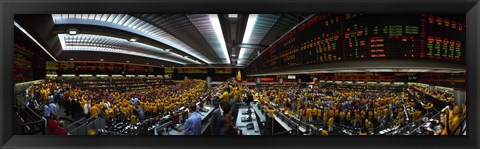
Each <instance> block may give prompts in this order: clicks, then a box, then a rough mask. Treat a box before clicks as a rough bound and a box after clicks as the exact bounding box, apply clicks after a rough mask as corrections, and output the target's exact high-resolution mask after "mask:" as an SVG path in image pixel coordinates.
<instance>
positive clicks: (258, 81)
mask: <svg viewBox="0 0 480 149" xmlns="http://www.w3.org/2000/svg"><path fill="white" fill-rule="evenodd" d="M255 83H256V84H257V85H256V88H257V89H260V84H261V83H262V80H261V79H260V77H257V78H256V81H255Z"/></svg>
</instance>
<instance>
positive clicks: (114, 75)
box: [112, 75, 123, 77]
mask: <svg viewBox="0 0 480 149" xmlns="http://www.w3.org/2000/svg"><path fill="white" fill-rule="evenodd" d="M112 77H123V75H112Z"/></svg>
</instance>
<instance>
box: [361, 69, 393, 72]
mask: <svg viewBox="0 0 480 149" xmlns="http://www.w3.org/2000/svg"><path fill="white" fill-rule="evenodd" d="M364 70H365V71H367V72H393V69H364Z"/></svg>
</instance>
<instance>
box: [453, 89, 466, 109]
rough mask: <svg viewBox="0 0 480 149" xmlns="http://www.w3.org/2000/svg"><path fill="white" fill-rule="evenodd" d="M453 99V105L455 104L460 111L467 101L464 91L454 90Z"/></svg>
mask: <svg viewBox="0 0 480 149" xmlns="http://www.w3.org/2000/svg"><path fill="white" fill-rule="evenodd" d="M453 97H454V101H455V103H457V105H458V107H459V108H460V110H462V104H463V103H465V101H466V100H467V93H466V92H465V91H459V90H454V91H453Z"/></svg>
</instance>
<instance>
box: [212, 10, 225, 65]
mask: <svg viewBox="0 0 480 149" xmlns="http://www.w3.org/2000/svg"><path fill="white" fill-rule="evenodd" d="M208 17H209V18H210V23H211V24H212V27H213V30H215V34H216V35H217V40H218V42H219V43H220V47H221V51H222V52H223V55H224V56H225V59H226V63H228V64H230V57H229V56H228V50H227V45H226V44H225V38H224V37H223V32H222V27H221V26H220V20H219V19H218V15H217V14H209V15H208Z"/></svg>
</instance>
